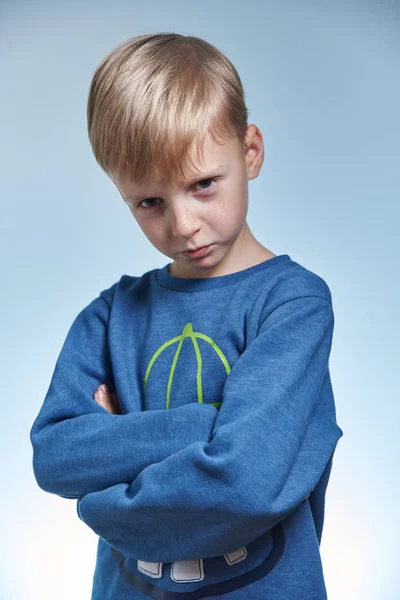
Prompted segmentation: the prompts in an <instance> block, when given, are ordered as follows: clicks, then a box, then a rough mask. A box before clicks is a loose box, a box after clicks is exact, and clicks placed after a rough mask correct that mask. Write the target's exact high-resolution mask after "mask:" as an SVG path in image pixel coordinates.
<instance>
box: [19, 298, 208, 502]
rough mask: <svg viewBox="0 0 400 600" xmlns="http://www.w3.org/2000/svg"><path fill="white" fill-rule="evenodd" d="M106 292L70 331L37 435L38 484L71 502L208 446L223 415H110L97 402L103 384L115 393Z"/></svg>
mask: <svg viewBox="0 0 400 600" xmlns="http://www.w3.org/2000/svg"><path fill="white" fill-rule="evenodd" d="M110 289H111V288H110ZM108 291H109V290H106V291H105V292H108ZM105 292H102V294H100V295H99V297H98V298H96V299H95V300H93V301H92V302H91V303H90V304H89V305H88V306H87V307H86V308H84V309H83V310H82V311H81V312H80V313H79V314H78V316H77V317H76V319H75V321H74V322H73V324H72V326H71V327H70V330H69V332H68V335H67V337H66V340H65V342H64V345H63V347H62V350H61V353H60V355H59V357H58V360H57V362H56V366H55V369H54V372H53V375H52V379H51V382H50V386H49V389H48V391H47V394H46V396H45V399H44V402H43V405H42V407H41V409H40V412H39V414H38V416H37V417H36V419H35V421H34V423H33V425H32V427H31V430H30V440H31V444H32V448H33V471H34V475H35V478H36V481H37V483H38V485H39V487H41V488H42V489H43V490H45V491H46V492H50V493H53V494H57V495H59V496H62V497H64V498H75V499H77V498H81V497H83V496H84V495H85V494H88V493H93V492H98V491H100V490H104V489H108V488H109V489H112V487H111V486H113V485H115V484H120V483H121V482H127V484H129V483H130V482H132V481H133V480H134V479H135V478H136V477H137V476H138V475H139V473H140V472H141V471H142V470H143V469H144V468H146V467H148V466H149V465H151V464H153V463H157V462H159V461H163V460H164V459H166V458H167V457H168V456H170V455H172V454H174V453H176V452H178V451H180V450H182V449H183V448H185V447H187V446H190V445H191V444H193V443H195V442H202V441H205V442H207V441H209V439H210V436H211V432H212V426H213V423H214V420H215V417H216V415H217V414H218V409H217V408H216V407H215V406H211V405H205V404H198V403H194V402H193V403H189V404H185V405H183V406H180V407H177V408H173V409H170V410H149V411H137V412H136V411H135V412H130V413H128V414H111V413H110V412H108V411H107V410H106V409H104V408H103V407H101V406H100V405H99V404H97V402H96V401H95V400H94V394H95V392H96V390H97V388H98V386H99V385H100V384H102V383H107V385H108V386H109V388H110V389H111V390H113V389H114V383H113V381H114V379H113V374H112V369H111V364H110V356H109V351H108V342H107V328H108V319H109V313H110V306H109V304H108V302H107V301H106V299H105Z"/></svg>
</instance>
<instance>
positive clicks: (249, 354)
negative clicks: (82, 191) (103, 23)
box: [30, 33, 343, 600]
mask: <svg viewBox="0 0 400 600" xmlns="http://www.w3.org/2000/svg"><path fill="white" fill-rule="evenodd" d="M88 130H89V137H90V142H91V144H92V148H93V151H94V155H95V157H96V160H97V161H98V163H99V164H100V165H101V167H102V168H103V169H104V170H105V172H106V173H107V174H108V175H109V176H110V177H111V178H112V180H113V182H114V183H115V185H116V186H117V188H118V189H119V192H120V194H121V196H122V198H123V199H124V201H125V203H126V204H127V206H128V207H129V210H130V211H131V212H132V214H133V216H134V218H135V219H136V221H137V223H138V224H139V226H140V228H141V229H142V231H143V233H144V234H145V235H146V237H147V238H148V239H149V241H150V242H151V243H152V244H153V245H154V246H155V247H156V248H157V249H158V250H159V251H160V252H162V253H163V254H164V255H166V256H168V257H170V258H172V259H173V262H172V263H168V264H166V265H165V266H164V267H163V268H161V269H153V270H151V271H149V272H147V273H145V274H143V275H142V276H140V277H139V276H131V275H122V277H121V278H120V280H119V281H117V282H116V283H114V284H113V285H112V286H111V287H109V288H107V289H105V290H103V291H102V292H101V293H100V294H99V296H98V297H97V298H95V299H94V300H93V301H92V302H91V303H90V304H89V305H88V306H86V308H84V309H83V310H82V311H81V312H80V313H79V314H78V316H77V317H76V319H75V321H74V322H73V324H72V326H71V328H70V330H69V332H68V335H67V338H66V340H65V342H64V345H63V347H62V350H61V353H60V355H59V358H58V360H57V363H56V366H55V370H54V373H53V376H52V379H51V383H50V387H49V389H48V392H47V395H46V397H45V400H44V403H43V406H42V407H41V410H40V412H39V414H38V416H37V418H36V420H35V422H34V424H33V426H32V429H31V434H30V437H31V442H32V446H33V469H34V473H35V477H36V480H37V482H38V485H39V486H40V487H41V488H42V489H43V490H45V491H47V492H50V493H53V494H58V495H60V496H62V497H64V498H75V499H77V512H78V515H79V518H80V519H81V520H82V521H83V522H84V523H86V524H87V525H88V526H89V527H90V528H91V529H92V530H93V531H94V532H95V533H96V534H97V535H98V536H99V541H98V550H97V562H96V568H95V572H94V577H93V591H92V597H91V598H92V600H111V599H112V600H134V599H137V600H145V599H146V598H154V599H156V600H177V599H184V600H191V599H198V598H219V597H222V598H229V599H230V600H244V599H246V600H261V599H265V600H323V599H324V598H327V595H326V589H325V584H324V577H323V568H322V564H321V556H320V542H321V534H322V527H323V521H324V505H325V494H326V488H327V484H328V480H329V477H330V472H331V467H332V458H333V454H334V451H335V448H336V445H337V442H338V440H339V439H340V437H341V436H342V435H343V431H342V430H341V429H340V427H339V426H338V425H337V423H336V415H335V404H334V396H333V391H332V385H331V380H330V374H329V356H330V351H331V343H332V335H333V327H334V313H333V308H332V298H331V293H330V289H329V287H328V285H327V284H326V283H325V281H324V280H323V279H322V278H321V277H319V276H318V275H316V274H314V273H313V272H311V271H310V270H308V269H306V268H305V267H303V266H301V265H300V264H299V263H297V262H295V261H293V260H292V259H291V257H290V256H289V255H288V254H278V255H276V254H274V253H273V252H271V251H270V250H268V249H267V248H265V247H264V246H263V245H262V244H260V243H259V242H258V241H257V240H256V239H255V238H254V236H253V235H252V233H251V231H250V229H249V226H248V224H247V222H246V215H247V209H248V180H250V179H255V178H256V177H257V176H258V174H259V172H260V169H261V166H262V163H263V159H264V149H263V140H262V135H261V132H260V130H259V129H258V128H257V127H256V126H255V125H250V126H248V125H247V109H246V106H245V102H244V92H243V88H242V84H241V81H240V78H239V75H238V73H237V71H236V70H235V68H234V67H233V65H232V64H231V63H230V61H229V60H228V59H227V58H226V57H225V56H224V55H223V54H222V53H221V52H220V51H219V50H217V49H216V48H215V47H214V46H212V45H211V44H209V43H207V42H206V41H204V40H201V39H199V38H196V37H191V36H183V35H179V34H174V33H161V34H155V35H142V36H138V37H136V38H133V39H131V40H128V41H127V42H124V43H123V44H121V45H120V46H118V47H117V48H116V49H114V50H113V51H112V52H110V54H109V55H108V56H106V57H105V58H104V59H103V61H102V62H101V64H100V65H99V67H98V68H97V70H96V72H95V74H94V76H93V80H92V84H91V88H90V92H89V100H88ZM101 384H105V385H106V386H107V388H108V392H106V394H105V395H104V396H103V398H102V397H101V396H100V391H99V386H100V385H101ZM116 401H118V403H117V404H115V402H116Z"/></svg>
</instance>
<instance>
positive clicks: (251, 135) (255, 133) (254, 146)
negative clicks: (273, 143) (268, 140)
mask: <svg viewBox="0 0 400 600" xmlns="http://www.w3.org/2000/svg"><path fill="white" fill-rule="evenodd" d="M246 144H247V152H246V156H245V161H246V169H247V178H248V179H256V177H258V175H259V173H260V170H261V167H262V165H263V162H264V140H263V137H262V133H261V131H260V130H259V128H258V127H257V125H249V127H248V128H247V132H246Z"/></svg>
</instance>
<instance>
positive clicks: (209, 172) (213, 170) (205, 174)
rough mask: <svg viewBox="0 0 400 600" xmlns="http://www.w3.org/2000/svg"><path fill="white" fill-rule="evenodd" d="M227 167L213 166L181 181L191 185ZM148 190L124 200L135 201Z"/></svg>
mask: <svg viewBox="0 0 400 600" xmlns="http://www.w3.org/2000/svg"><path fill="white" fill-rule="evenodd" d="M226 167H227V165H219V166H218V167H215V168H214V169H210V170H209V171H207V173H203V174H201V173H200V174H199V175H198V176H197V177H196V178H195V179H191V180H190V181H182V182H181V183H183V184H186V185H193V184H194V183H197V182H198V181H202V179H209V178H211V177H215V175H216V172H217V171H220V170H221V169H225V168H226ZM148 193H149V192H139V193H138V194H135V197H130V196H129V197H126V198H125V200H127V201H130V202H135V201H136V200H138V199H139V198H142V196H145V195H146V194H148Z"/></svg>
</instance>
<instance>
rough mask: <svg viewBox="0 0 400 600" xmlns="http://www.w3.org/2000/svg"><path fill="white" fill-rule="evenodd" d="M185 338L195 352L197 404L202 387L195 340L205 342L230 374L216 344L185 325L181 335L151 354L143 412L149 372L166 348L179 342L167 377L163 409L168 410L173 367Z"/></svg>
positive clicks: (201, 400) (198, 350)
mask: <svg viewBox="0 0 400 600" xmlns="http://www.w3.org/2000/svg"><path fill="white" fill-rule="evenodd" d="M186 338H190V339H191V340H192V343H193V347H194V351H195V354H196V359H197V375H196V383H197V402H198V403H200V404H202V403H203V385H202V379H201V371H202V366H203V361H202V356H201V352H200V348H199V344H198V342H197V338H200V339H202V340H204V341H205V342H207V343H208V344H210V346H211V347H212V348H213V350H214V351H215V352H216V353H217V355H218V356H219V358H220V360H221V362H222V364H223V365H224V367H225V371H226V373H227V374H228V375H229V373H230V372H231V368H230V366H229V363H228V361H227V359H226V357H225V355H224V353H223V352H222V350H221V349H220V348H219V347H218V346H217V344H216V343H215V342H214V341H213V340H212V339H211V338H210V337H208V335H204V334H203V333H198V332H194V331H193V327H192V323H186V325H185V326H184V328H183V331H182V334H181V335H178V336H177V337H175V338H172V339H171V340H169V341H168V342H165V344H163V345H162V346H160V348H159V349H158V350H157V352H155V354H153V356H152V357H151V360H150V362H149V365H148V367H147V369H146V375H145V378H144V410H146V387H147V381H148V379H149V376H150V371H151V368H152V366H153V365H154V363H155V361H156V360H157V358H158V357H159V356H160V354H161V353H162V352H163V351H164V350H165V349H166V348H168V346H170V345H171V344H175V343H177V342H179V344H178V347H177V349H176V352H175V356H174V359H173V361H172V366H171V370H170V373H169V377H168V386H167V401H166V405H165V409H166V410H168V409H169V405H170V399H171V387H172V381H173V378H174V372H175V367H176V364H177V362H178V358H179V354H180V352H181V348H182V345H183V342H184V341H185V339H186ZM210 404H212V405H213V406H216V407H217V408H219V407H220V406H221V404H222V402H210Z"/></svg>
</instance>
